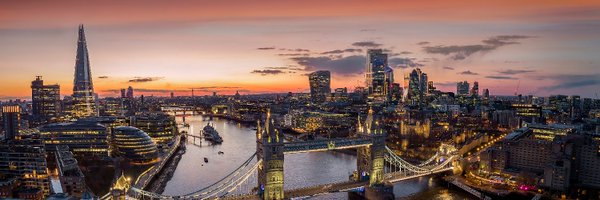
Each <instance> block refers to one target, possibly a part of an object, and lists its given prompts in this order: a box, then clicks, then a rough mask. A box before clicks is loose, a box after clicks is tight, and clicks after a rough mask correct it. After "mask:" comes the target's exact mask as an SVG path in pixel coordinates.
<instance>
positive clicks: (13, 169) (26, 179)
mask: <svg viewBox="0 0 600 200" xmlns="http://www.w3.org/2000/svg"><path fill="white" fill-rule="evenodd" d="M0 174H3V175H5V176H8V177H16V178H17V182H18V188H16V190H15V192H16V193H17V194H14V195H13V196H14V197H18V198H20V199H21V198H27V199H42V198H43V197H44V196H47V195H49V194H50V186H49V185H50V184H49V177H48V173H47V163H46V151H44V145H43V144H42V143H41V142H40V140H38V139H22V140H13V141H6V142H2V143H0Z"/></svg>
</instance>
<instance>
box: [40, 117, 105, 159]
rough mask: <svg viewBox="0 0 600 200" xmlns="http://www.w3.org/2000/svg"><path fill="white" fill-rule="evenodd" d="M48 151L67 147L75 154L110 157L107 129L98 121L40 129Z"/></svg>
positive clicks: (78, 122)
mask: <svg viewBox="0 0 600 200" xmlns="http://www.w3.org/2000/svg"><path fill="white" fill-rule="evenodd" d="M40 137H41V139H42V141H43V142H44V144H45V146H46V151H55V150H56V146H58V145H66V146H68V147H69V149H71V151H73V153H75V154H94V155H104V156H107V155H108V140H107V139H108V134H107V128H106V127H105V126H103V125H101V124H99V123H97V122H96V121H82V120H80V121H76V122H69V123H53V124H48V125H45V126H42V127H40Z"/></svg>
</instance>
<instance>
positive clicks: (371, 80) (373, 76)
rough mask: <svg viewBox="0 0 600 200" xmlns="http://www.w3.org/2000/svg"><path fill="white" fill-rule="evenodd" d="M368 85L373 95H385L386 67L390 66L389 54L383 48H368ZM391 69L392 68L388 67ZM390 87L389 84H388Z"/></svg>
mask: <svg viewBox="0 0 600 200" xmlns="http://www.w3.org/2000/svg"><path fill="white" fill-rule="evenodd" d="M366 66H367V69H366V85H367V88H368V90H369V96H371V97H385V96H386V92H387V91H388V88H386V85H388V84H386V68H387V67H388V55H387V54H385V53H383V50H382V49H369V50H367V65H366ZM388 70H390V69H388ZM388 87H389V85H388Z"/></svg>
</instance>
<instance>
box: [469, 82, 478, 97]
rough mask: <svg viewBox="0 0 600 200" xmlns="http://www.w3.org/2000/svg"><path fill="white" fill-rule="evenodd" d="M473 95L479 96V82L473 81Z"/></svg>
mask: <svg viewBox="0 0 600 200" xmlns="http://www.w3.org/2000/svg"><path fill="white" fill-rule="evenodd" d="M471 96H479V82H477V81H475V82H473V88H471Z"/></svg>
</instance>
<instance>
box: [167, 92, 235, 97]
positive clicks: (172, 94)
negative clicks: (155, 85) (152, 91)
mask: <svg viewBox="0 0 600 200" xmlns="http://www.w3.org/2000/svg"><path fill="white" fill-rule="evenodd" d="M235 94H236V95H237V96H240V93H238V92H237V91H236V92H235ZM173 97H175V94H174V93H173V92H171V98H173Z"/></svg>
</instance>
